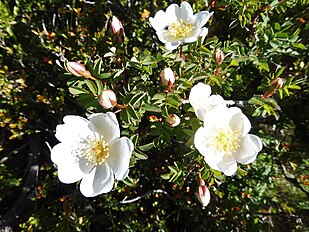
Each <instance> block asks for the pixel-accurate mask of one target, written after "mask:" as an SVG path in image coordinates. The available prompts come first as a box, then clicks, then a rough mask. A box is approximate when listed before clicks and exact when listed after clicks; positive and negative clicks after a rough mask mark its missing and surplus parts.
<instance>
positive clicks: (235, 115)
mask: <svg viewBox="0 0 309 232" xmlns="http://www.w3.org/2000/svg"><path fill="white" fill-rule="evenodd" d="M229 113H230V115H231V119H230V123H229V124H230V127H231V129H232V130H237V131H239V132H240V134H241V136H245V135H246V134H248V132H249V131H250V129H251V123H250V121H249V119H248V118H247V117H246V115H244V114H243V113H242V112H241V109H239V108H237V107H231V108H229Z"/></svg>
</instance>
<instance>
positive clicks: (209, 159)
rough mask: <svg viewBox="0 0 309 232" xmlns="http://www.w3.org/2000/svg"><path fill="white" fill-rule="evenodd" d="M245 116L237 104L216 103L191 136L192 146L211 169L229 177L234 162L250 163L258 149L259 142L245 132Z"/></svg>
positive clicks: (246, 128) (233, 171)
mask: <svg viewBox="0 0 309 232" xmlns="http://www.w3.org/2000/svg"><path fill="white" fill-rule="evenodd" d="M250 129H251V124H250V121H249V119H248V118H247V117H246V116H245V115H244V114H243V113H242V112H241V110H240V109H239V108H237V107H231V108H227V107H225V106H217V107H215V108H214V109H213V110H212V111H211V112H209V113H207V114H206V115H205V118H204V127H200V128H199V129H198V130H197V131H196V134H195V137H194V145H195V147H196V148H197V150H198V151H199V152H200V153H201V154H202V155H203V156H204V159H205V161H206V163H207V164H208V165H209V166H210V167H211V168H212V169H215V170H218V171H222V172H223V173H224V174H225V175H227V176H232V175H233V174H235V172H236V171H237V162H238V163H242V164H249V163H252V162H253V161H254V160H255V159H256V156H257V154H258V152H259V151H261V150H262V141H261V139H260V138H259V137H257V136H255V135H251V134H248V132H249V131H250Z"/></svg>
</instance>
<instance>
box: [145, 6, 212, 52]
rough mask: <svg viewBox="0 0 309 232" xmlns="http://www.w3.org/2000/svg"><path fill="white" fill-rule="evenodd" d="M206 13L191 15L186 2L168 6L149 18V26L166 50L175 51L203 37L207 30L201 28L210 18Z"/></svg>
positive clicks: (209, 14)
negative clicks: (183, 44)
mask: <svg viewBox="0 0 309 232" xmlns="http://www.w3.org/2000/svg"><path fill="white" fill-rule="evenodd" d="M212 14H213V12H212V13H209V12H208V11H201V12H199V13H197V14H195V15H193V10H192V7H191V5H190V4H189V3H188V2H185V1H184V2H182V3H181V4H180V7H179V6H178V5H177V4H172V5H170V6H169V7H168V8H167V9H166V11H165V12H164V11H163V10H160V11H158V12H157V13H156V15H155V16H154V17H153V18H152V17H150V18H149V21H150V24H151V26H152V27H153V28H154V29H155V30H156V33H157V36H158V38H159V40H160V41H161V42H163V43H165V48H166V49H167V50H174V49H176V48H177V47H178V46H179V45H180V44H181V43H191V42H194V41H196V40H197V39H198V37H199V36H201V32H202V35H203V36H205V35H206V34H207V33H208V29H207V28H206V27H203V26H204V25H205V24H206V23H207V21H208V19H209V18H210V17H211V16H212Z"/></svg>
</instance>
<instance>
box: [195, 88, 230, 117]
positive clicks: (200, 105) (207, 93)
mask: <svg viewBox="0 0 309 232" xmlns="http://www.w3.org/2000/svg"><path fill="white" fill-rule="evenodd" d="M189 101H190V104H191V105H192V107H193V109H194V112H195V114H196V116H197V117H198V118H199V119H200V120H202V121H203V120H204V116H205V114H206V113H208V112H210V111H211V110H212V109H213V108H214V107H216V106H219V105H222V106H225V105H226V101H225V100H224V99H223V97H221V96H220V95H211V88H210V86H209V85H206V84H204V83H202V82H199V83H198V84H197V85H195V86H193V87H192V89H191V92H190V95H189Z"/></svg>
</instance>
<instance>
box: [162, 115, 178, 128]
mask: <svg viewBox="0 0 309 232" xmlns="http://www.w3.org/2000/svg"><path fill="white" fill-rule="evenodd" d="M165 120H166V122H167V123H168V124H169V125H170V126H172V127H175V126H178V125H179V123H180V118H179V117H178V116H177V115H176V114H170V115H169V116H168V117H167V118H166V119H165Z"/></svg>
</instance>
